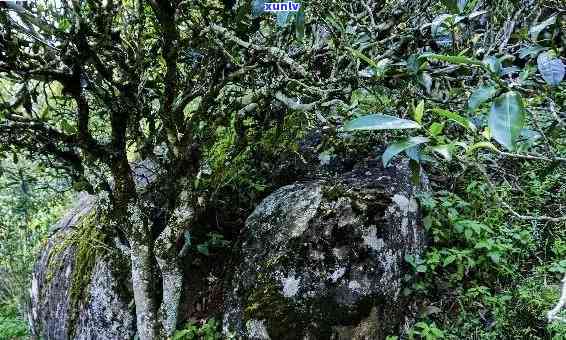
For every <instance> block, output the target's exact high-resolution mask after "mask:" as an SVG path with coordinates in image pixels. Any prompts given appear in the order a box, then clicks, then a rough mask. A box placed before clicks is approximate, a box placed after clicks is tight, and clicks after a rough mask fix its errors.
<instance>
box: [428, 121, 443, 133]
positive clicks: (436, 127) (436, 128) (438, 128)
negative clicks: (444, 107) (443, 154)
mask: <svg viewBox="0 0 566 340" xmlns="http://www.w3.org/2000/svg"><path fill="white" fill-rule="evenodd" d="M443 129H444V123H442V124H440V123H437V122H434V123H432V124H431V125H430V127H429V128H428V132H429V133H430V134H431V135H432V136H438V135H439V134H441V133H442V130H443Z"/></svg>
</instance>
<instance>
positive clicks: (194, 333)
mask: <svg viewBox="0 0 566 340" xmlns="http://www.w3.org/2000/svg"><path fill="white" fill-rule="evenodd" d="M197 339H198V340H220V339H222V333H221V332H220V323H219V322H218V321H216V319H208V320H207V321H206V322H204V323H203V324H202V325H198V324H195V323H193V322H189V323H187V324H186V325H185V327H184V328H183V329H180V330H177V331H176V332H175V334H173V340H197Z"/></svg>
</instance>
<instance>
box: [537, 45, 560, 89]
mask: <svg viewBox="0 0 566 340" xmlns="http://www.w3.org/2000/svg"><path fill="white" fill-rule="evenodd" d="M537 66H538V70H539V72H540V74H541V75H542V78H543V79H544V81H546V82H547V84H549V85H551V86H558V85H559V84H560V82H561V81H562V80H563V79H564V73H565V69H564V63H563V62H562V60H560V58H556V57H555V56H554V53H551V52H543V53H541V54H539V56H538V58H537Z"/></svg>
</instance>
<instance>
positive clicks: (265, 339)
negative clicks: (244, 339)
mask: <svg viewBox="0 0 566 340" xmlns="http://www.w3.org/2000/svg"><path fill="white" fill-rule="evenodd" d="M246 328H247V330H248V337H249V338H250V339H257V340H270V339H271V338H270V337H269V334H268V333H267V328H266V327H265V321H264V320H255V319H251V320H248V322H246Z"/></svg>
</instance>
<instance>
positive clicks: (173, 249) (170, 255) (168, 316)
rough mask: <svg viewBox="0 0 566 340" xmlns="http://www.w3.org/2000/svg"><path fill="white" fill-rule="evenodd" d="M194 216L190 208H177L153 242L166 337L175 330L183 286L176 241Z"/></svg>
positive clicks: (162, 320)
mask: <svg viewBox="0 0 566 340" xmlns="http://www.w3.org/2000/svg"><path fill="white" fill-rule="evenodd" d="M194 216H195V213H194V210H193V209H192V208H190V207H185V206H181V207H178V208H177V209H175V211H174V212H173V215H172V217H171V219H170V221H169V223H168V225H167V227H166V228H165V229H164V230H163V232H161V234H160V235H159V237H158V238H157V240H156V241H155V246H154V249H155V258H156V260H157V263H158V265H159V269H160V270H161V276H162V278H163V301H162V304H161V308H160V317H161V323H162V325H163V329H164V330H165V333H166V334H167V336H168V337H171V336H172V335H173V333H174V332H175V329H176V328H177V314H178V308H179V300H180V298H181V287H182V284H183V273H182V271H181V268H180V265H179V262H178V259H177V255H178V252H177V240H178V239H179V238H180V237H182V235H183V230H185V229H186V228H188V226H190V224H191V223H192V222H193V219H194Z"/></svg>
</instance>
